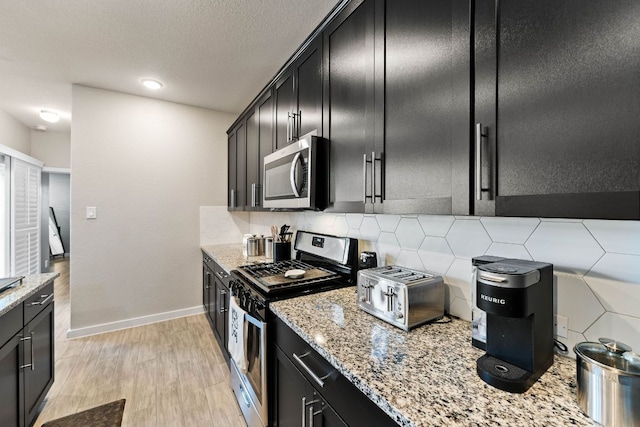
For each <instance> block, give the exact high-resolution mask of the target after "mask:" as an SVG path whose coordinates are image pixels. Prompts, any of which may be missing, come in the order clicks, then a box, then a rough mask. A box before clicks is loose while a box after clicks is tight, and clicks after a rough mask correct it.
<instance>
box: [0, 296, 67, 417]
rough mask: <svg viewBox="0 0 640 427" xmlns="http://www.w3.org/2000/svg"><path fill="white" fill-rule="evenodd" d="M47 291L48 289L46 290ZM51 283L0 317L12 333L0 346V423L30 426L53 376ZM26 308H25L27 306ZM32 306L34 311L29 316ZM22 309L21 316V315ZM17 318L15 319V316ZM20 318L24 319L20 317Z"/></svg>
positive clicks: (1, 324)
mask: <svg viewBox="0 0 640 427" xmlns="http://www.w3.org/2000/svg"><path fill="white" fill-rule="evenodd" d="M47 292H49V293H47ZM52 293H53V284H51V285H49V286H47V287H45V288H44V289H43V292H42V294H43V295H41V294H38V295H36V296H35V297H34V298H30V299H27V301H25V302H24V303H23V304H24V307H25V308H23V304H21V305H19V306H18V307H16V308H14V309H12V310H11V311H10V312H9V313H7V314H5V315H4V316H3V317H2V318H0V326H1V327H2V328H3V331H4V332H7V328H9V327H11V328H13V334H14V335H13V336H12V337H11V338H10V339H9V340H8V341H7V342H5V343H3V344H2V345H1V346H0V396H2V399H0V425H2V426H7V427H10V426H30V425H32V424H33V423H34V422H35V420H36V418H37V416H38V413H39V411H38V410H39V407H40V404H41V403H42V401H43V399H44V397H45V396H46V394H47V392H48V391H49V389H50V388H51V385H52V384H53V380H54V364H55V361H54V340H55V332H54V325H55V321H54V304H53V302H52V297H49V299H48V300H47V299H46V298H45V297H47V296H48V295H52ZM27 308H28V310H27ZM34 310H38V312H37V314H35V316H33V317H32V318H30V316H31V314H29V315H27V313H28V312H31V313H33V311H34ZM23 313H24V317H23ZM16 319H20V322H19V323H16V322H15V320H16ZM23 319H24V321H23Z"/></svg>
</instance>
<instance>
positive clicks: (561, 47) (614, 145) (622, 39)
mask: <svg viewBox="0 0 640 427" xmlns="http://www.w3.org/2000/svg"><path fill="white" fill-rule="evenodd" d="M496 5H498V7H496ZM639 18H640V3H638V2H637V1H636V0H619V1H616V2H602V1H596V0H585V1H556V0H527V1H523V0H517V1H515V0H511V1H504V0H503V1H500V2H499V3H498V2H497V1H494V0H490V1H487V0H479V1H476V3H475V120H474V122H475V123H476V126H475V129H476V135H475V137H476V138H475V141H474V142H475V144H476V145H479V146H480V149H479V150H478V149H476V150H475V154H476V156H477V155H478V153H480V154H481V156H480V158H476V159H474V160H475V161H474V164H476V162H479V164H480V168H479V169H476V170H475V172H476V173H478V172H479V175H480V180H478V178H477V177H476V178H475V180H474V190H475V192H476V193H480V194H481V196H482V200H475V199H476V197H474V200H475V201H474V210H473V213H475V214H476V215H494V214H495V215H500V216H542V217H574V218H607V219H638V218H640V144H639V143H638V135H640V121H639V120H638V118H639V117H640V102H639V101H638V100H639V94H640V73H639V72H638V70H640V27H639V26H638V25H637V22H638V19H639ZM478 186H479V187H480V188H477V187H478ZM476 196H478V194H476Z"/></svg>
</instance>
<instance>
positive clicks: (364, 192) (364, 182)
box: [362, 153, 367, 203]
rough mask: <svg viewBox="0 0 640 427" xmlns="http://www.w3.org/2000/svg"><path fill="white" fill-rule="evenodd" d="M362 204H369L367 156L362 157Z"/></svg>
mask: <svg viewBox="0 0 640 427" xmlns="http://www.w3.org/2000/svg"><path fill="white" fill-rule="evenodd" d="M362 203H367V154H366V153H365V154H363V155H362Z"/></svg>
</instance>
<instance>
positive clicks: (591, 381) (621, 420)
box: [573, 338, 640, 427]
mask: <svg viewBox="0 0 640 427" xmlns="http://www.w3.org/2000/svg"><path fill="white" fill-rule="evenodd" d="M599 341H600V342H599V343H596V342H581V343H579V344H577V345H576V346H575V347H574V349H573V351H574V352H575V353H576V366H577V375H578V377H577V382H578V405H580V409H582V411H583V412H584V413H585V414H587V415H588V416H589V417H590V418H592V419H593V420H595V421H597V422H598V423H600V424H602V425H604V426H607V427H609V426H616V427H617V426H620V427H622V426H624V427H640V362H639V361H638V360H639V359H638V357H637V355H635V353H633V352H632V351H631V348H630V347H629V346H627V345H625V344H623V343H620V342H618V341H615V340H612V339H608V338H600V340H599Z"/></svg>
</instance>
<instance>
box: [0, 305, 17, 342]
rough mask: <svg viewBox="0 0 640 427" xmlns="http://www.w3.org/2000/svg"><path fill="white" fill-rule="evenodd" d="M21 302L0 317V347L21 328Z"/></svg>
mask: <svg viewBox="0 0 640 427" xmlns="http://www.w3.org/2000/svg"><path fill="white" fill-rule="evenodd" d="M22 310H23V309H22V304H20V305H18V306H17V307H14V308H12V309H11V310H10V311H9V312H8V313H5V314H4V315H3V316H2V317H0V347H2V346H3V345H4V344H5V343H6V342H7V341H9V339H10V338H11V337H12V336H14V335H15V334H17V333H18V331H19V330H20V329H22Z"/></svg>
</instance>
